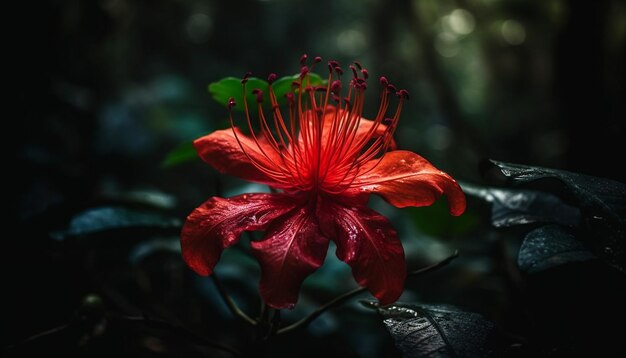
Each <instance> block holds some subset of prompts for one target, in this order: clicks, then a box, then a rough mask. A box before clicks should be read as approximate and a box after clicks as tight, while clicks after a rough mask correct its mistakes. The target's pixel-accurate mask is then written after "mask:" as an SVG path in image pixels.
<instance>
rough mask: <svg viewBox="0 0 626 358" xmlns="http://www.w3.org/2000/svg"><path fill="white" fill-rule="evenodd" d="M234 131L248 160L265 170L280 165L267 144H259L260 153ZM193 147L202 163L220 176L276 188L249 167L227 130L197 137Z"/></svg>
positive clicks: (253, 166)
mask: <svg viewBox="0 0 626 358" xmlns="http://www.w3.org/2000/svg"><path fill="white" fill-rule="evenodd" d="M234 130H235V131H236V132H237V137H238V138H239V141H241V145H242V146H243V147H244V149H245V151H246V153H247V154H248V156H250V158H252V159H253V160H255V161H256V162H258V163H261V164H262V165H264V166H266V167H268V168H274V167H275V166H276V163H281V158H280V156H279V155H278V154H277V153H276V152H275V151H274V149H272V148H271V147H270V146H269V144H267V143H265V142H264V141H259V145H260V147H261V148H262V149H263V152H261V150H260V149H259V146H258V145H257V144H256V143H255V142H254V140H253V139H252V138H250V137H248V136H246V135H245V134H243V133H242V132H241V131H240V130H239V129H238V128H235V129H234ZM193 146H194V147H195V148H196V151H197V152H198V155H199V156H200V158H202V160H204V161H205V162H207V163H209V164H210V165H211V166H213V167H214V168H215V169H217V170H219V171H220V172H221V173H224V174H228V175H233V176H236V177H239V178H242V179H245V180H249V181H254V182H258V183H263V184H270V185H272V186H276V185H275V182H274V180H272V179H271V178H269V177H268V176H267V175H266V174H265V173H263V172H262V171H261V170H259V169H258V168H257V167H256V166H255V165H254V164H252V162H251V161H250V158H248V156H246V153H244V152H243V151H242V150H241V146H240V145H239V143H238V142H237V138H235V135H234V134H233V129H231V128H229V129H222V130H217V131H215V132H213V133H211V134H208V135H206V136H204V137H200V138H198V139H196V140H195V141H194V142H193ZM263 153H265V154H263Z"/></svg>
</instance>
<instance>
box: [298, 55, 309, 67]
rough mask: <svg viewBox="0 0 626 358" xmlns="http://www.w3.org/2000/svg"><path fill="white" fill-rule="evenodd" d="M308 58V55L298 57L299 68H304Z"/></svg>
mask: <svg viewBox="0 0 626 358" xmlns="http://www.w3.org/2000/svg"><path fill="white" fill-rule="evenodd" d="M308 58H309V55H307V54H306V53H305V54H303V55H302V56H300V66H306V60H307V59H308Z"/></svg>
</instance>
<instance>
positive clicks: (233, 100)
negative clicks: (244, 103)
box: [226, 97, 237, 110]
mask: <svg viewBox="0 0 626 358" xmlns="http://www.w3.org/2000/svg"><path fill="white" fill-rule="evenodd" d="M236 105H237V102H235V99H234V98H233V97H230V98H229V99H228V104H227V105H226V107H228V110H230V109H232V108H233V107H235V106H236Z"/></svg>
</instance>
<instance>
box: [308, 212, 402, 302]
mask: <svg viewBox="0 0 626 358" xmlns="http://www.w3.org/2000/svg"><path fill="white" fill-rule="evenodd" d="M318 215H320V223H321V225H322V230H323V232H324V234H325V235H327V236H328V237H332V238H334V241H335V243H336V244H337V257H339V259H340V260H342V261H344V262H346V263H347V264H348V265H350V267H352V274H353V275H354V278H355V279H356V281H357V282H358V283H359V285H361V286H364V287H367V288H368V290H369V291H370V292H371V293H372V294H373V295H374V296H375V297H376V298H378V300H379V301H380V303H381V304H383V305H386V304H390V303H392V302H394V301H396V300H397V299H398V297H400V295H401V294H402V290H403V289H404V280H405V278H406V263H405V261H404V250H403V248H402V243H401V242H400V240H398V237H397V234H396V231H395V230H394V228H393V227H392V226H391V224H390V223H389V221H388V220H387V219H386V218H385V217H384V216H382V215H380V214H378V213H377V212H375V211H374V210H372V209H370V208H368V207H366V206H357V207H347V206H343V205H341V204H338V203H333V202H326V203H324V204H323V205H322V206H321V210H320V212H319V214H318Z"/></svg>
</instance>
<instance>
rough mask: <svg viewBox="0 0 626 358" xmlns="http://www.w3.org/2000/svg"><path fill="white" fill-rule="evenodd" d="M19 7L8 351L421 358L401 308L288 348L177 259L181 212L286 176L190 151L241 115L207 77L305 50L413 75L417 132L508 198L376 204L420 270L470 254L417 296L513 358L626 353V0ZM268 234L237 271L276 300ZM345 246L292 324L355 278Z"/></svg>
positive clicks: (411, 285)
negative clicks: (398, 334)
mask: <svg viewBox="0 0 626 358" xmlns="http://www.w3.org/2000/svg"><path fill="white" fill-rule="evenodd" d="M20 5H22V6H24V7H25V8H23V9H19V10H20V11H18V12H16V14H21V15H23V20H22V21H20V25H19V26H13V27H12V28H11V29H12V31H11V32H9V37H10V38H11V39H10V40H11V44H15V46H14V47H11V51H10V52H9V56H8V57H10V58H14V57H15V58H17V60H15V62H17V67H18V68H17V71H10V72H13V73H15V74H17V75H18V76H19V78H18V81H15V83H14V84H13V83H12V84H11V85H12V86H11V87H10V92H12V93H15V94H16V97H17V102H15V105H16V107H17V108H18V111H17V113H18V115H17V117H15V119H13V118H14V117H9V118H8V121H9V123H10V124H11V126H15V129H11V131H10V132H7V133H10V135H11V137H14V138H15V139H16V140H17V141H18V143H17V145H15V146H13V145H12V146H10V147H11V149H12V151H13V153H12V157H11V160H12V162H11V164H14V165H13V166H12V167H11V168H15V170H13V171H12V172H15V173H16V174H17V180H16V184H15V187H10V188H9V192H10V195H9V204H8V212H9V223H11V224H14V225H15V226H16V227H15V228H16V229H17V230H13V231H11V232H17V235H8V236H7V238H6V240H5V241H4V245H5V246H4V247H3V250H2V252H3V255H4V256H3V264H4V265H5V266H6V269H5V270H3V274H4V276H3V279H4V282H5V290H6V292H8V295H6V296H7V300H6V301H5V302H4V303H3V304H2V305H0V307H2V316H3V325H4V326H3V328H4V331H5V332H7V333H6V335H4V336H3V337H2V343H3V345H2V347H3V352H2V353H3V355H5V353H6V355H8V356H42V355H49V354H50V352H55V353H61V354H65V355H70V356H91V357H100V356H102V357H109V356H112V355H128V356H130V355H133V356H216V357H220V356H223V357H231V356H233V355H237V354H239V355H241V356H250V355H257V356H262V355H264V354H265V355H270V354H271V355H273V356H293V352H294V350H298V351H299V352H300V353H301V355H302V356H312V357H318V356H323V355H327V356H361V357H380V356H386V357H392V356H399V355H400V354H401V352H400V351H398V350H396V349H395V348H394V342H393V339H392V336H390V335H389V334H388V333H387V331H386V328H385V325H384V324H383V323H382V322H381V320H380V317H378V316H377V314H376V313H375V312H374V311H373V310H368V309H366V308H363V307H362V306H360V305H358V304H355V303H354V302H350V303H348V304H345V305H343V306H340V307H337V308H335V309H334V310H332V311H330V312H328V313H326V314H324V315H322V316H321V317H320V318H319V319H318V320H316V321H314V322H313V323H312V324H311V325H310V326H309V327H307V328H306V329H304V330H300V331H297V332H294V333H293V335H291V336H285V337H279V338H278V339H277V341H276V342H274V343H275V344H274V346H273V348H271V349H273V350H270V347H268V346H267V345H264V344H259V343H258V342H253V340H252V339H251V337H253V336H254V332H253V331H251V330H250V329H249V327H247V326H244V325H243V324H242V323H241V322H239V321H237V320H235V319H234V318H233V317H232V315H230V313H229V312H228V311H227V309H226V307H225V306H224V305H223V303H222V301H221V300H220V299H219V297H218V296H217V293H216V289H215V287H214V286H213V285H212V283H211V282H210V281H208V280H206V279H203V278H199V277H196V276H194V275H193V274H191V272H190V271H189V270H188V269H187V268H186V267H185V266H184V264H183V262H182V260H181V257H180V253H179V251H178V249H179V248H178V247H177V230H178V225H179V223H180V222H182V220H183V219H184V218H185V217H186V215H188V213H189V212H190V211H191V210H192V209H193V208H195V207H196V206H198V205H199V204H200V203H201V202H202V201H204V200H206V198H208V197H210V196H212V195H222V193H226V194H227V195H230V194H232V193H238V192H243V191H249V190H251V189H252V190H254V191H259V190H267V189H266V188H260V187H259V186H253V187H249V186H248V184H247V183H243V182H241V181H238V180H237V179H232V178H228V180H221V179H220V178H219V175H218V173H216V172H215V171H214V170H212V169H211V168H208V167H207V166H206V165H204V164H203V163H202V162H201V161H187V159H190V158H193V157H195V154H194V153H193V150H192V147H191V146H190V144H189V143H190V141H191V140H193V139H194V138H197V137H199V136H201V135H204V134H206V133H209V132H210V131H212V130H215V129H221V128H226V127H227V126H228V125H229V123H228V115H227V111H226V109H225V108H224V107H223V105H221V104H220V103H218V102H216V101H214V100H213V99H211V94H210V93H207V85H209V84H211V83H215V82H216V81H219V79H221V78H224V77H225V76H230V75H233V76H240V75H243V74H244V73H246V72H247V71H252V72H253V73H254V74H255V75H258V76H259V77H264V76H265V75H266V74H269V73H271V72H276V73H277V74H278V76H279V77H281V76H288V77H289V76H290V74H293V73H295V72H297V71H298V69H299V65H298V62H297V61H298V59H299V57H300V55H301V54H302V53H304V52H306V53H308V54H309V55H311V56H316V55H320V56H322V57H323V58H324V60H328V59H336V60H339V61H341V62H342V63H349V62H351V61H353V60H355V59H357V60H359V61H360V62H361V63H362V64H363V65H365V66H366V67H367V68H368V71H369V73H370V74H371V76H372V77H377V76H380V75H385V76H386V77H387V78H389V80H390V81H392V82H394V84H396V85H397V86H398V87H401V88H406V89H407V90H409V92H411V100H410V101H409V102H407V104H406V105H405V108H404V112H403V114H402V116H401V120H400V124H399V127H398V131H397V138H396V139H397V141H398V144H399V147H400V148H403V149H409V150H414V151H416V152H417V153H420V154H421V155H423V156H424V157H426V158H428V159H429V161H431V162H432V163H433V164H435V165H436V166H437V167H439V168H441V169H442V170H444V171H446V172H448V173H450V174H451V175H452V176H453V177H455V178H457V179H459V180H462V181H464V182H466V183H468V184H469V185H470V186H473V187H474V189H476V190H478V192H481V193H483V194H485V195H486V196H485V195H482V196H480V195H478V196H476V197H474V196H472V197H468V200H469V201H468V203H469V207H468V211H467V213H466V214H464V215H463V216H461V217H459V218H452V217H450V216H449V215H448V214H447V206H446V205H445V201H443V200H441V201H439V202H437V203H436V204H435V205H434V206H432V207H429V208H417V209H404V210H397V209H392V208H389V207H388V206H384V205H385V204H384V203H383V204H380V203H378V202H376V201H373V202H372V205H373V206H381V208H379V207H376V209H377V210H379V209H380V211H382V212H384V214H385V215H386V216H387V217H389V218H390V220H391V221H392V222H393V224H394V226H395V227H396V228H397V229H398V232H399V233H400V235H401V237H402V240H403V242H404V244H405V251H406V254H407V258H408V260H409V266H410V267H411V268H419V267H423V266H425V265H428V264H431V263H433V262H435V261H437V260H440V259H442V258H443V257H446V256H447V255H449V254H450V253H451V252H454V250H455V249H459V252H460V258H459V259H457V260H455V262H453V263H452V264H451V265H450V266H449V267H446V268H445V269H443V270H441V271H438V272H433V273H432V274H429V275H424V276H421V277H416V278H410V279H409V280H408V281H407V289H406V292H405V294H404V295H403V297H402V300H403V301H405V302H420V305H425V304H440V303H442V304H450V305H455V306H458V307H462V309H463V311H465V310H467V311H468V312H477V313H480V314H482V316H483V317H484V318H485V320H487V321H491V322H493V324H494V325H495V327H497V330H498V331H500V332H503V333H504V334H505V335H506V339H505V340H503V341H502V342H505V343H506V344H507V345H508V346H507V347H504V348H505V350H504V352H505V353H506V354H510V355H518V356H529V355H540V356H541V355H581V354H583V355H584V354H586V355H618V354H616V353H617V352H623V351H624V346H623V339H622V336H623V328H621V329H620V328H617V329H613V328H611V327H613V326H614V325H615V326H618V327H619V324H621V323H622V322H623V321H624V318H625V317H624V316H625V307H624V302H626V294H625V291H626V288H625V284H624V276H623V272H621V271H620V270H619V269H615V267H617V268H622V269H623V253H624V250H623V248H624V246H623V243H624V231H623V217H624V211H623V205H622V204H623V198H622V197H623V185H622V183H620V181H621V182H623V181H624V180H625V178H626V177H625V176H624V173H623V170H622V165H620V164H619V153H621V152H622V146H623V138H624V121H623V119H624V118H626V102H624V100H623V99H624V98H626V91H625V88H626V87H625V81H624V78H625V77H626V76H625V73H626V72H625V64H626V25H625V24H626V5H625V4H624V2H623V1H619V0H602V1H597V2H594V3H593V5H590V4H589V3H586V2H577V1H573V0H550V1H532V2H531V1H518V0H514V1H503V0H446V1H437V0H400V1H391V2H390V1H383V0H366V1H363V2H362V3H359V4H358V6H356V5H355V3H354V2H353V1H349V0H339V1H331V0H322V1H317V2H315V4H312V3H311V2H307V1H304V0H295V1H287V0H267V1H261V0H242V1H217V0H192V1H166V0H156V1H154V0H151V1H147V0H140V1H127V0H103V1H79V0H54V1H47V2H43V3H37V4H30V3H28V4H26V3H24V4H18V6H20ZM13 30H14V31H13ZM320 68H321V67H320ZM319 71H320V73H321V74H322V76H323V73H322V72H321V70H319ZM259 81H260V80H259ZM238 83H239V82H238V80H237V84H238ZM259 83H260V86H263V83H262V82H259ZM233 84H235V83H234V82H233ZM287 84H289V86H290V81H289V80H285V81H284V85H285V86H287ZM231 87H232V88H231V89H235V92H236V93H239V92H237V91H240V90H241V87H240V86H239V87H236V88H235V86H231ZM275 87H276V88H277V91H278V87H279V84H278V83H276V84H275ZM252 88H253V87H252V86H251V87H250V89H252ZM229 91H230V90H228V91H227V93H229V95H228V96H231V95H230V93H231V92H229ZM224 95H226V94H223V95H222V96H224ZM238 95H241V94H240V93H239V94H238ZM368 95H369V97H368V99H371V100H368V101H367V103H366V104H365V116H366V117H368V116H371V115H372V114H373V113H375V110H376V108H377V106H378V103H377V101H378V93H377V92H376V90H375V89H369V90H368ZM239 103H241V102H239ZM251 103H255V102H254V101H252V102H251ZM238 107H239V109H241V107H240V106H238ZM238 115H239V114H238ZM180 143H186V144H184V145H182V146H180V147H178V148H177V149H175V150H174V151H172V148H176V147H177V146H178V145H180ZM168 153H169V154H168ZM163 158H166V159H165V160H163ZM486 158H494V159H496V160H498V161H499V160H503V161H507V162H514V163H524V164H527V166H520V165H514V166H510V167H509V168H508V170H510V173H511V175H512V176H513V177H515V178H518V179H520V178H528V179H532V183H530V182H527V183H524V187H523V188H520V187H516V186H511V185H509V184H510V183H507V182H506V180H504V179H503V178H502V177H501V175H500V178H499V179H496V181H490V180H488V181H487V182H486V183H485V181H484V180H483V178H482V177H481V175H480V173H481V172H480V171H479V170H477V168H478V166H479V163H481V162H482V161H483V160H484V159H486ZM616 158H617V159H616ZM181 163H186V164H185V165H177V164H181ZM498 163H499V162H498ZM498 163H496V164H498ZM498 165H505V164H504V163H499V164H498ZM163 167H165V168H168V169H167V170H164V168H163ZM492 167H493V165H492ZM502 168H504V169H506V168H505V167H502ZM546 168H559V169H567V170H568V171H569V172H565V171H562V170H553V169H546ZM495 170H496V171H500V169H497V168H495ZM571 172H575V173H582V174H572V173H571ZM490 173H491V174H493V168H492V170H491V171H490V172H489V171H488V172H487V173H486V174H487V177H488V178H492V179H493V176H492V175H491V174H490ZM521 174H523V175H521ZM538 176H542V177H544V178H543V179H541V180H535V179H537V178H538ZM546 177H547V178H546ZM598 178H612V179H614V180H616V181H617V182H615V181H611V182H609V184H607V181H606V180H604V179H598ZM518 179H516V180H517V181H525V180H526V179H523V180H521V179H520V180H518ZM611 183H612V184H611ZM483 184H485V185H483ZM598 185H600V187H599V186H598ZM599 188H600V189H602V188H613V189H615V190H613V189H610V190H608V191H603V190H600V191H598V189H599ZM620 188H621V189H620ZM616 190H617V191H616ZM470 191H471V190H470ZM487 197H490V198H491V200H486V198H487ZM618 199H619V200H621V201H619V200H618ZM379 204H380V205H379ZM620 205H621V206H620ZM555 208H561V209H563V210H561V209H558V210H557V209H555ZM494 213H497V215H494ZM172 218H175V219H172ZM490 219H491V220H490ZM136 220H139V221H136ZM522 222H525V223H524V224H523V225H518V224H522ZM86 223H87V224H86ZM89 223H93V224H94V225H95V226H90V225H89ZM496 223H500V224H501V225H497V226H499V228H498V229H496V228H494V227H493V226H492V224H496ZM96 224H98V225H100V226H98V225H96ZM546 224H552V225H558V226H556V228H555V227H554V226H546ZM557 228H558V229H557ZM12 229H14V228H12ZM53 236H56V237H57V238H61V237H63V238H64V239H63V240H54V239H53ZM243 241H245V240H243ZM247 250H248V248H247V246H246V244H245V243H243V244H242V245H240V246H237V247H236V248H232V249H230V250H227V251H226V252H225V253H224V258H223V260H222V261H220V264H219V265H218V268H217V270H218V274H219V275H221V276H222V277H223V281H224V284H225V286H226V287H227V289H228V290H229V292H231V294H232V296H233V297H234V298H235V300H236V301H237V302H238V303H239V304H240V305H241V307H242V308H243V309H245V310H246V311H247V312H248V313H249V314H251V315H256V314H258V313H259V310H258V306H259V302H258V298H256V296H255V290H256V286H257V282H258V266H257V265H256V263H255V262H254V261H253V260H251V259H250V257H249V256H248V255H247ZM333 250H334V249H333V248H331V252H330V253H329V255H328V258H327V262H326V263H325V265H324V266H323V267H322V268H321V269H320V270H319V271H318V272H317V273H316V274H315V275H313V276H312V277H311V278H310V279H309V280H307V281H306V282H305V284H304V288H303V291H302V296H301V299H300V303H299V305H298V307H297V308H296V309H295V310H294V311H290V312H284V315H283V316H284V317H283V320H284V321H285V322H293V321H295V320H297V319H299V318H301V317H303V316H304V315H306V314H308V313H310V312H311V311H312V310H313V309H315V308H316V307H319V305H321V304H323V303H325V302H327V301H328V300H330V299H332V298H334V297H336V296H337V295H339V294H341V293H343V292H346V291H347V290H349V289H351V288H353V287H354V285H355V283H354V280H353V279H352V277H351V274H350V270H349V268H347V266H346V265H345V264H343V263H341V262H340V261H339V260H338V259H337V258H336V257H334V251H333ZM540 254H541V255H540ZM542 255H543V256H542ZM591 255H592V256H593V257H592V256H591ZM607 263H608V264H607ZM518 265H519V266H518ZM526 270H528V272H524V271H526ZM363 298H367V295H365V294H364V296H363ZM409 308H410V307H409ZM29 337H30V339H29ZM233 347H235V348H233ZM233 349H234V351H233ZM233 352H234V353H233Z"/></svg>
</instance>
